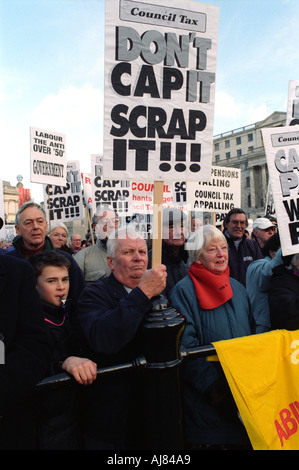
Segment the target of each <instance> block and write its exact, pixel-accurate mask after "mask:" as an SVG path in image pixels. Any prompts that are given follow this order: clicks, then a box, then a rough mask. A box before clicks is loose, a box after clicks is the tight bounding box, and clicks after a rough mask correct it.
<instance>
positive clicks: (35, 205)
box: [16, 201, 47, 225]
mask: <svg viewBox="0 0 299 470" xmlns="http://www.w3.org/2000/svg"><path fill="white" fill-rule="evenodd" d="M28 207H36V208H37V209H39V210H40V211H41V212H42V213H43V214H44V217H45V219H46V220H47V217H46V213H45V211H44V209H43V208H42V206H41V205H40V204H37V203H36V202H34V201H27V202H24V204H22V205H21V207H20V209H19V210H18V212H17V213H16V225H19V223H20V215H21V214H22V212H23V211H24V210H25V209H27V208H28Z"/></svg>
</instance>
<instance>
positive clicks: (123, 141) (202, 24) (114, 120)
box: [104, 0, 218, 181]
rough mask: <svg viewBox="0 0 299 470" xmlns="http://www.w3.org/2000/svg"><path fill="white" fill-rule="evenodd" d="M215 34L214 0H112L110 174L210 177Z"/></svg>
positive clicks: (107, 120) (108, 88)
mask: <svg viewBox="0 0 299 470" xmlns="http://www.w3.org/2000/svg"><path fill="white" fill-rule="evenodd" d="M182 6H183V8H182ZM217 36H218V7H215V6H212V5H204V4H201V3H198V2H192V1H189V0H185V1H184V2H183V4H182V2H181V1H178V0H173V1H172V2H171V4H169V2H166V1H165V0H159V1H158V0H151V1H150V2H149V3H147V2H136V1H130V0H109V1H107V2H106V51H105V118H104V122H105V128H104V177H105V178H118V179H123V178H128V179H135V180H138V181H140V180H148V179H149V178H150V180H154V181H156V180H165V181H166V180H167V181H169V180H170V179H172V180H196V181H198V180H208V179H209V178H210V170H211V163H212V145H213V121H214V100H215V78H216V76H215V74H216V57H217Z"/></svg>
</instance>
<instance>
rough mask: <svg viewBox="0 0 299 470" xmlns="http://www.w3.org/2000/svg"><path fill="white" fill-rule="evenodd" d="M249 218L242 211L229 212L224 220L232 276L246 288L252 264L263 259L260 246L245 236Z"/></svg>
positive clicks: (233, 210)
mask: <svg viewBox="0 0 299 470" xmlns="http://www.w3.org/2000/svg"><path fill="white" fill-rule="evenodd" d="M247 225H248V221H247V216H246V214H245V212H244V211H243V210H242V209H239V208H235V209H232V210H231V211H229V212H228V214H227V215H226V217H225V220H224V232H223V233H224V235H225V237H226V239H227V243H228V250H229V256H228V265H229V269H230V276H231V277H233V278H234V279H237V281H239V282H241V284H243V286H245V287H246V271H247V268H248V266H249V265H250V263H252V261H254V260H256V259H261V258H263V255H262V253H261V250H260V248H259V245H258V243H257V242H255V241H254V240H250V239H249V238H247V236H246V235H245V230H246V227H247Z"/></svg>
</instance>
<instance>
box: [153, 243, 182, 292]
mask: <svg viewBox="0 0 299 470" xmlns="http://www.w3.org/2000/svg"><path fill="white" fill-rule="evenodd" d="M148 259H149V262H148V268H149V269H150V268H151V266H152V250H150V251H149V253H148ZM187 261H188V252H187V251H186V250H185V249H184V246H181V248H180V251H179V254H178V255H177V256H174V255H173V250H172V247H171V246H169V245H167V243H165V242H164V241H162V264H164V265H165V266H166V269H167V278H166V287H165V289H164V291H163V293H164V294H165V295H166V296H168V294H169V292H170V291H171V289H172V288H173V287H174V286H175V285H176V284H177V282H179V281H180V280H181V279H183V277H184V276H186V274H187V273H188V269H189V266H188V265H187Z"/></svg>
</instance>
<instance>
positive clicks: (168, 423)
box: [142, 296, 185, 450]
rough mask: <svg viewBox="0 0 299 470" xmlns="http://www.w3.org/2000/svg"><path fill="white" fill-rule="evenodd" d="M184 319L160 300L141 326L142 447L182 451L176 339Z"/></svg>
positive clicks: (182, 434) (182, 433)
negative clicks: (142, 368)
mask: <svg viewBox="0 0 299 470" xmlns="http://www.w3.org/2000/svg"><path fill="white" fill-rule="evenodd" d="M184 323H185V320H184V318H183V317H182V315H181V314H180V313H178V312H177V311H176V310H175V309H174V308H172V307H169V306H168V302H167V300H166V299H165V298H164V297H162V296H161V297H159V298H158V299H157V300H155V302H154V303H153V308H152V311H151V312H150V313H149V314H148V316H147V318H146V321H145V323H144V325H143V331H142V333H143V355H144V357H145V360H146V367H145V369H144V435H145V439H144V440H145V442H144V444H145V448H146V449H151V450H153V449H154V450H156V449H165V450H166V449H169V450H179V449H183V448H184V441H183V436H184V432H183V416H182V406H181V403H182V402H181V387H180V367H179V366H180V364H181V362H182V358H181V356H180V338H181V335H182V333H183V330H184V327H185V325H184Z"/></svg>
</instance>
